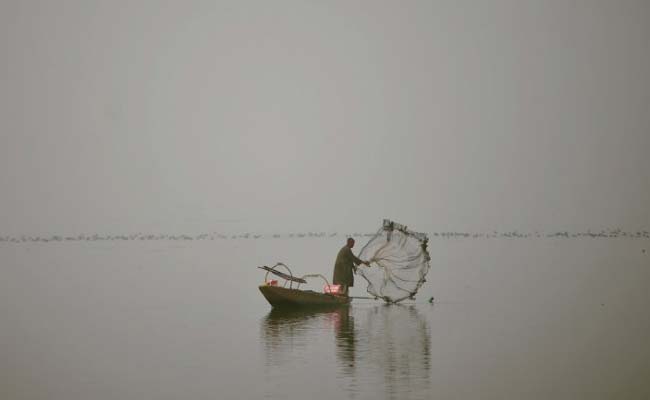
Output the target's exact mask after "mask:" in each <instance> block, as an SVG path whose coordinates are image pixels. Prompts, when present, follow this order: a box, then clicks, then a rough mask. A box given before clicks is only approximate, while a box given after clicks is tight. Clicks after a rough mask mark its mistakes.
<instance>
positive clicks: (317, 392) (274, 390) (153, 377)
mask: <svg viewBox="0 0 650 400" xmlns="http://www.w3.org/2000/svg"><path fill="white" fill-rule="evenodd" d="M342 241H343V238H342V237H341V236H340V235H339V236H335V237H329V236H327V235H326V236H323V237H309V236H307V237H303V238H298V237H296V238H288V237H280V238H273V237H272V236H267V237H260V238H257V239H253V238H240V237H237V238H235V239H230V238H229V239H227V240H199V241H197V240H181V241H173V240H159V241H152V240H140V241H119V240H118V241H115V240H108V241H89V240H79V241H69V242H65V241H61V242H48V243H42V242H24V243H10V242H4V243H0V264H1V266H2V267H1V268H0V398H2V399H11V400H14V399H48V400H58V399H61V400H63V399H65V400H69V399H95V400H102V399H180V398H183V399H247V398H250V399H253V398H273V399H275V398H281V399H305V398H310V399H330V398H339V399H341V398H350V399H430V398H436V399H476V398H480V399H503V398H517V399H549V398H553V399H576V398H589V399H614V398H616V399H620V398H644V397H647V396H649V395H650V383H648V380H647V376H648V374H649V373H650V346H648V344H647V342H648V338H649V337H650V318H648V310H647V307H648V304H650V291H649V290H648V282H650V254H648V253H649V252H650V242H649V241H648V240H647V239H645V238H586V237H580V238H564V237H553V238H548V237H541V238H526V239H509V238H503V237H500V238H494V239H489V238H479V239H471V238H449V239H444V238H434V239H432V240H431V242H430V245H429V249H430V252H431V256H432V262H431V270H430V272H429V275H428V281H427V283H425V285H424V286H423V287H422V289H421V290H420V293H419V294H418V296H417V297H416V300H415V301H410V302H404V303H403V304H400V305H390V306H389V305H384V304H382V303H380V302H376V301H372V300H355V301H354V302H353V304H352V306H350V307H349V308H343V309H338V310H330V311H326V312H313V311H303V312H283V311H273V310H272V309H271V307H270V305H269V304H268V303H267V302H266V300H265V299H264V298H263V297H262V296H261V294H260V292H259V291H258V289H257V286H258V285H259V284H261V283H262V281H263V278H264V273H263V272H262V271H261V270H259V269H257V268H256V267H257V266H260V265H272V264H274V263H276V262H280V261H281V262H284V263H286V264H287V265H289V266H290V267H291V268H292V269H293V270H294V272H295V273H296V274H298V275H302V274H306V273H322V274H324V275H326V276H328V277H329V276H330V275H331V272H332V271H331V270H332V266H333V263H334V258H335V256H336V253H337V251H338V249H339V248H340V247H341V246H342V244H343V243H342ZM363 243H364V240H363V239H360V240H359V241H358V246H357V248H355V250H356V251H358V250H359V249H360V247H361V245H362V244H363ZM362 283H363V282H362V281H360V280H358V281H357V284H356V285H355V287H354V288H353V290H352V294H353V295H358V296H363V295H365V290H364V289H365V288H364V285H363V284H362ZM320 285H321V284H320V283H317V284H314V287H313V289H314V290H320V289H321V288H319V286H320ZM432 296H433V297H435V302H434V303H433V304H430V303H429V299H430V298H431V297H432Z"/></svg>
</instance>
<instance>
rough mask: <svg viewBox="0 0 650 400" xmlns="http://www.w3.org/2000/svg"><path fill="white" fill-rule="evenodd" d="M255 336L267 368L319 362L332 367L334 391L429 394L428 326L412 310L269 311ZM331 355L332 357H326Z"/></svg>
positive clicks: (366, 307) (367, 306)
mask: <svg viewBox="0 0 650 400" xmlns="http://www.w3.org/2000/svg"><path fill="white" fill-rule="evenodd" d="M261 336H262V343H263V345H264V349H265V353H266V354H265V355H266V363H267V366H272V367H289V366H291V365H294V364H295V363H296V361H302V360H303V359H305V358H310V357H320V359H321V361H320V364H319V365H321V366H323V367H325V365H331V366H332V367H334V365H338V366H337V367H335V368H336V369H337V371H338V373H337V374H336V375H337V377H338V378H337V379H338V380H339V382H338V386H339V388H341V389H342V390H345V391H347V392H349V394H354V393H356V394H358V393H360V392H364V393H365V392H378V393H379V392H380V393H382V397H387V398H397V395H398V394H401V396H400V398H409V396H406V397H403V396H404V393H411V394H413V395H414V396H419V395H423V394H426V393H427V392H428V389H429V387H428V385H429V380H430V370H431V348H430V347H431V339H430V332H429V326H428V323H427V320H426V319H425V318H424V317H423V316H422V315H421V314H420V312H419V311H418V310H417V308H416V307H415V306H408V305H406V306H400V305H374V304H359V305H354V306H351V307H340V308H336V309H330V310H310V311H308V310H281V309H274V310H272V311H271V312H269V314H267V316H266V317H265V318H264V319H263V321H262V329H261ZM332 342H333V343H332ZM330 346H332V347H330ZM328 348H329V350H328ZM332 353H334V354H335V357H331V356H328V354H332ZM330 357H331V358H330ZM331 363H334V365H332V364H331Z"/></svg>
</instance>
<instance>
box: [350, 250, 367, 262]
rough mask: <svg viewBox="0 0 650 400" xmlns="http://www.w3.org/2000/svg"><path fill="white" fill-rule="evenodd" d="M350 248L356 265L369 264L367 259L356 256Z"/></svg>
mask: <svg viewBox="0 0 650 400" xmlns="http://www.w3.org/2000/svg"><path fill="white" fill-rule="evenodd" d="M349 250H350V255H351V256H352V262H353V263H354V265H359V264H366V265H368V263H367V262H365V261H363V260H361V259H360V258H359V257H357V256H355V255H354V253H353V252H352V249H349Z"/></svg>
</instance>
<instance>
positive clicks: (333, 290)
mask: <svg viewBox="0 0 650 400" xmlns="http://www.w3.org/2000/svg"><path fill="white" fill-rule="evenodd" d="M323 292H325V293H327V294H343V290H342V288H341V285H325V287H324V288H323Z"/></svg>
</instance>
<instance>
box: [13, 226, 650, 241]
mask: <svg viewBox="0 0 650 400" xmlns="http://www.w3.org/2000/svg"><path fill="white" fill-rule="evenodd" d="M427 234H428V236H429V240H433V239H443V240H444V239H553V238H558V239H581V238H588V239H617V238H624V239H650V231H648V230H639V231H623V230H621V229H603V230H593V231H592V230H587V231H585V232H571V231H555V232H540V231H533V232H519V231H504V232H500V231H491V232H429V233H427ZM374 235H375V233H358V232H355V233H338V232H329V233H328V232H291V233H253V232H246V233H230V234H228V233H219V232H210V233H197V234H169V233H132V234H99V233H93V234H78V235H56V234H54V235H45V236H34V235H20V236H11V235H4V236H0V244H2V243H50V242H55V243H56V242H96V241H102V242H116V241H117V242H124V241H194V240H197V241H213V240H255V239H304V238H333V237H356V238H360V237H368V238H370V237H373V236H374Z"/></svg>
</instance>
